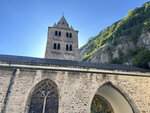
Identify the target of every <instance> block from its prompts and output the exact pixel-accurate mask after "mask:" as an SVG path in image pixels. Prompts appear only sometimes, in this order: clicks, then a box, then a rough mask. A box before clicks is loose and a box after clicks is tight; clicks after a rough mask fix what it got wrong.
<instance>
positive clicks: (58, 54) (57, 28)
mask: <svg viewBox="0 0 150 113" xmlns="http://www.w3.org/2000/svg"><path fill="white" fill-rule="evenodd" d="M45 58H48V59H61V60H76V61H78V60H79V55H78V31H77V30H74V29H73V27H72V26H70V27H69V24H68V23H67V21H66V19H65V17H64V15H63V16H62V17H61V19H60V20H59V22H58V23H55V24H54V25H53V27H48V36H47V45H46V51H45Z"/></svg>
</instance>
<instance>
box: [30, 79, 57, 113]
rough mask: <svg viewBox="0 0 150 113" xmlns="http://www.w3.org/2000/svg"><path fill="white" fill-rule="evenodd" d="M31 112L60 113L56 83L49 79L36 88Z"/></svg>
mask: <svg viewBox="0 0 150 113" xmlns="http://www.w3.org/2000/svg"><path fill="white" fill-rule="evenodd" d="M29 113H58V94H57V88H56V85H55V84H54V83H51V81H48V80H47V81H45V82H43V83H42V84H40V85H39V87H37V88H36V89H35V90H34V92H33V95H32V98H31V103H30V109H29Z"/></svg>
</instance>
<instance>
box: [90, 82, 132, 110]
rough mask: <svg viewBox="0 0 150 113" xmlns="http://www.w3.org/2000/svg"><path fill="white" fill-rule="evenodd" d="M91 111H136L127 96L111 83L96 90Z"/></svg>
mask: <svg viewBox="0 0 150 113" xmlns="http://www.w3.org/2000/svg"><path fill="white" fill-rule="evenodd" d="M91 113H134V112H133V110H132V108H131V106H130V104H129V103H128V101H127V100H126V99H125V97H124V96H123V95H122V94H121V93H120V92H119V91H118V90H117V89H116V88H115V87H114V86H111V85H108V84H106V85H104V86H102V87H100V88H99V89H98V91H97V92H96V94H95V96H94V98H93V100H92V104H91Z"/></svg>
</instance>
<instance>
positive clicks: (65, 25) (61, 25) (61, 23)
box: [53, 15, 73, 30]
mask: <svg viewBox="0 0 150 113" xmlns="http://www.w3.org/2000/svg"><path fill="white" fill-rule="evenodd" d="M53 27H58V28H64V29H71V30H73V28H72V27H71V28H70V27H69V24H68V23H67V21H66V19H65V17H64V15H63V16H62V17H61V19H60V20H59V22H58V23H57V24H54V26H53Z"/></svg>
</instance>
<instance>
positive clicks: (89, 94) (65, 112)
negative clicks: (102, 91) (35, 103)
mask: <svg viewBox="0 0 150 113" xmlns="http://www.w3.org/2000/svg"><path fill="white" fill-rule="evenodd" d="M12 72H13V70H12V69H0V111H1V109H2V106H3V105H4V103H3V102H4V98H5V94H6V92H7V88H8V84H9V81H10V78H11V76H12V75H11V74H12ZM114 72H117V71H116V70H114ZM123 72H125V73H126V74H127V75H119V73H118V74H116V75H114V74H102V73H88V72H87V73H85V72H68V71H54V70H53V71H49V70H31V69H17V72H16V75H15V78H14V82H13V84H12V88H11V92H10V95H9V98H8V101H7V105H6V113H27V110H28V105H29V103H30V99H29V97H30V95H31V93H30V92H31V91H32V90H33V89H34V87H35V86H36V84H38V83H39V82H40V81H42V80H45V79H50V80H52V81H54V82H55V83H56V84H57V86H58V93H59V113H90V107H91V102H92V99H93V97H94V95H95V94H96V92H97V90H98V89H99V88H100V87H101V86H103V85H105V84H107V83H109V84H110V83H111V84H112V87H113V88H116V89H117V90H118V91H119V92H120V93H121V94H123V96H124V97H125V98H126V99H127V101H128V102H129V103H130V105H131V107H132V109H133V111H134V113H150V77H142V76H130V75H128V72H127V71H123ZM134 73H137V72H134ZM140 73H142V72H138V74H140Z"/></svg>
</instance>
